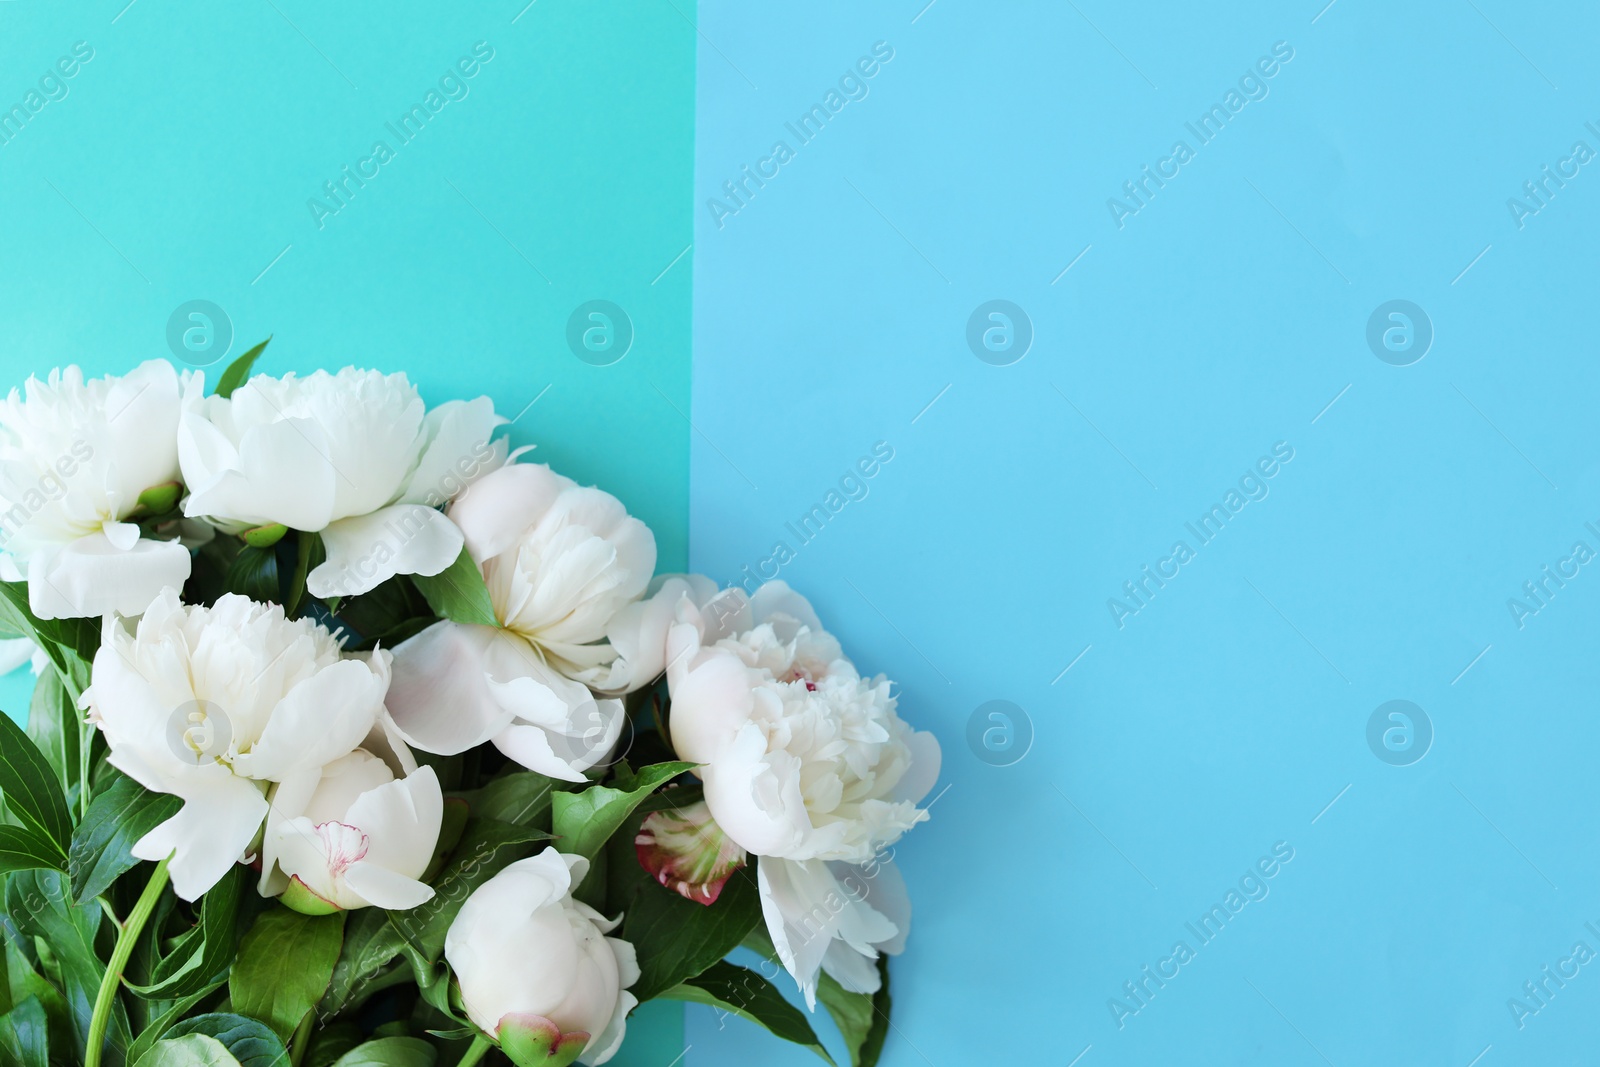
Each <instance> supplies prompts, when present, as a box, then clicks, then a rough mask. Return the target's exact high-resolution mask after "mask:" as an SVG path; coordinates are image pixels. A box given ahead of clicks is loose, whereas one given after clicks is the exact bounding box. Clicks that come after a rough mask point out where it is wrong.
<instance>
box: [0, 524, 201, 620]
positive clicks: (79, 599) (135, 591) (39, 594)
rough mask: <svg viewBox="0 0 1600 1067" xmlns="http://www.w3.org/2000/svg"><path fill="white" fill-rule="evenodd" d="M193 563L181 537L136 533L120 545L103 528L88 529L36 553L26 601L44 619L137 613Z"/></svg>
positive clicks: (181, 580) (181, 579)
mask: <svg viewBox="0 0 1600 1067" xmlns="http://www.w3.org/2000/svg"><path fill="white" fill-rule="evenodd" d="M134 529H135V531H137V529H138V527H134ZM190 564H191V560H190V556H189V550H188V549H187V548H184V547H183V545H181V544H179V543H178V542H177V541H151V540H141V539H135V540H134V541H133V542H132V543H131V544H130V545H129V547H127V548H118V547H117V546H116V545H115V544H113V543H112V542H111V539H110V538H109V537H107V536H106V534H105V533H104V532H95V533H92V534H86V535H84V536H83V537H80V538H77V539H76V540H73V541H69V542H66V543H65V544H62V545H61V546H59V547H56V548H52V549H47V550H43V551H40V552H38V553H35V554H34V556H33V558H32V560H31V561H30V562H29V564H28V606H29V607H30V608H31V609H32V610H33V613H34V614H35V615H37V616H38V617H39V618H41V619H75V618H84V617H94V616H99V615H106V614H110V613H113V612H115V613H116V614H119V615H136V614H138V613H139V612H141V611H143V610H144V608H145V605H147V604H149V603H150V601H152V600H154V599H155V598H156V595H157V594H158V593H160V592H161V590H162V589H164V588H167V587H169V586H171V587H173V588H179V587H181V586H182V585H183V583H184V582H186V581H188V580H189V568H190Z"/></svg>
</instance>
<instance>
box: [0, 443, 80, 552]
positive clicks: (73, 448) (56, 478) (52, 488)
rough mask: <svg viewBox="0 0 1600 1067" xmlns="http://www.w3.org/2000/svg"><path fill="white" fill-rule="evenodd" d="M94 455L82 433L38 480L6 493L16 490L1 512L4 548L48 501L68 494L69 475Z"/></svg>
mask: <svg viewBox="0 0 1600 1067" xmlns="http://www.w3.org/2000/svg"><path fill="white" fill-rule="evenodd" d="M93 458H94V447H93V446H92V445H90V444H89V442H87V441H85V440H83V438H81V437H80V438H78V439H77V440H76V441H74V442H72V444H71V445H70V446H68V448H67V451H66V452H63V453H62V454H61V456H60V457H59V458H58V459H57V460H56V462H55V465H54V466H53V467H47V468H45V471H44V473H43V474H41V475H39V478H38V480H37V481H36V482H34V483H33V484H32V485H25V486H21V487H15V488H12V489H11V490H10V491H9V492H8V493H7V494H6V495H7V496H10V495H11V494H12V493H14V494H15V496H14V497H13V498H12V499H10V500H9V501H7V502H8V503H10V504H11V506H10V507H9V508H7V509H6V510H5V511H4V512H3V513H0V549H4V548H5V547H6V546H7V545H9V544H10V543H11V539H12V538H13V537H15V536H16V535H17V534H18V532H20V531H21V529H22V528H23V527H24V526H26V525H27V524H28V520H29V519H31V518H33V517H34V516H35V515H37V514H38V513H39V512H41V511H43V510H44V507H45V505H46V504H48V503H50V502H51V501H54V500H60V499H61V498H62V497H65V496H66V495H67V479H68V478H71V477H72V476H73V475H75V474H77V473H78V471H79V469H80V468H81V467H82V465H83V464H85V463H88V462H89V461H90V460H91V459H93ZM0 499H4V498H0Z"/></svg>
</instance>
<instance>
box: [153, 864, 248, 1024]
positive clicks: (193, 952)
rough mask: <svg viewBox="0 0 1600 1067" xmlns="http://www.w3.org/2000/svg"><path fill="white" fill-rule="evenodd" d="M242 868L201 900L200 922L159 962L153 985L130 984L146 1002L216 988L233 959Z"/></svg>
mask: <svg viewBox="0 0 1600 1067" xmlns="http://www.w3.org/2000/svg"><path fill="white" fill-rule="evenodd" d="M240 872H241V868H239V867H234V868H232V869H231V870H230V871H229V872H228V873H227V874H226V875H224V876H223V879H222V881H220V882H218V883H217V884H216V886H214V887H213V888H212V890H211V891H210V892H209V893H207V894H206V895H205V896H203V897H201V898H200V922H199V923H198V924H197V925H196V926H194V927H193V928H192V929H190V930H189V932H188V933H185V934H183V935H182V936H180V937H179V938H178V939H177V941H176V942H175V943H174V944H173V946H172V948H171V950H170V951H168V952H167V954H166V955H164V956H163V957H162V958H161V959H159V960H158V961H156V964H155V967H154V968H153V970H154V974H152V975H151V981H150V982H148V983H147V984H144V985H134V984H133V983H131V982H129V983H128V988H129V989H131V990H133V991H134V992H135V993H137V994H139V995H140V996H141V997H144V998H145V999H146V1000H172V999H174V998H177V997H185V996H189V995H190V994H192V993H195V992H197V991H198V990H201V989H204V988H205V987H206V986H208V985H212V984H213V983H215V982H216V980H217V979H218V978H219V977H220V976H221V975H222V973H223V971H224V970H225V969H226V968H227V966H228V964H229V962H230V961H231V960H232V959H233V949H234V944H235V938H236V936H237V931H236V930H235V926H234V919H235V916H236V915H237V913H238V910H239V883H240V881H241V880H242V875H241V873H240Z"/></svg>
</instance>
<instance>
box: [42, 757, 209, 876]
mask: <svg viewBox="0 0 1600 1067" xmlns="http://www.w3.org/2000/svg"><path fill="white" fill-rule="evenodd" d="M181 807H183V801H181V800H179V799H178V798H177V797H174V796H168V795H167V794H165V793H152V792H150V791H149V790H147V789H146V788H145V787H144V786H142V785H140V784H139V783H138V782H135V781H134V780H133V779H132V778H129V777H127V776H126V775H124V774H118V775H117V776H116V779H115V780H114V781H113V782H112V783H111V785H110V787H109V788H106V789H102V790H101V791H100V792H98V793H96V794H95V797H94V800H93V801H91V802H90V804H89V810H88V812H86V813H85V814H84V817H83V822H82V823H81V824H79V826H78V829H77V830H76V831H74V832H73V835H72V847H71V848H70V849H68V851H67V857H68V867H67V869H68V870H69V871H70V872H71V873H72V898H73V899H74V900H76V901H77V902H78V903H79V904H82V903H83V902H84V901H87V900H93V899H94V898H95V897H97V896H99V895H100V894H101V893H104V892H105V891H106V890H107V889H108V888H109V887H110V885H111V883H112V882H114V881H116V880H117V879H118V878H119V877H120V876H121V875H122V874H123V873H124V872H125V871H128V870H130V869H131V868H132V867H133V866H134V865H135V864H136V863H138V862H139V861H138V860H136V859H134V858H133V853H132V852H131V851H129V850H130V849H132V848H133V846H134V843H135V842H137V841H138V840H139V838H141V837H143V836H144V835H145V834H147V833H149V832H150V831H151V830H153V829H155V828H156V827H157V826H158V825H160V824H161V823H164V822H166V821H167V820H168V819H170V818H172V816H174V815H176V814H177V813H178V809H179V808H181Z"/></svg>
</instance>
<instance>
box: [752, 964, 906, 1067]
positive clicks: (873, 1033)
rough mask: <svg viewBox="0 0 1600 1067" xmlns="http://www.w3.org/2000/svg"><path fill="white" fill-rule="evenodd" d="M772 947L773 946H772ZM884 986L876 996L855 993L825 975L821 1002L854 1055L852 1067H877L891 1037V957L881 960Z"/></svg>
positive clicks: (819, 989) (819, 992) (819, 988)
mask: <svg viewBox="0 0 1600 1067" xmlns="http://www.w3.org/2000/svg"><path fill="white" fill-rule="evenodd" d="M769 944H770V942H769ZM878 977H879V981H880V983H881V984H880V985H879V987H878V991H877V992H876V993H852V992H850V991H849V990H847V989H845V988H844V986H842V985H840V984H839V983H838V982H836V981H834V979H833V977H832V976H831V975H829V974H828V972H827V971H823V972H822V975H821V980H820V981H819V982H818V984H817V999H818V1000H820V1001H821V1002H822V1005H823V1007H825V1008H827V1009H828V1014H829V1015H831V1016H833V1021H834V1023H835V1024H836V1025H837V1026H838V1027H839V1033H840V1035H841V1036H842V1037H843V1038H844V1046H845V1048H846V1049H847V1050H849V1052H850V1067H873V1065H874V1064H876V1063H877V1062H878V1057H879V1055H881V1054H882V1052H883V1040H884V1038H886V1037H888V1036H889V957H888V956H885V955H880V956H879V957H878Z"/></svg>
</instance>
